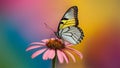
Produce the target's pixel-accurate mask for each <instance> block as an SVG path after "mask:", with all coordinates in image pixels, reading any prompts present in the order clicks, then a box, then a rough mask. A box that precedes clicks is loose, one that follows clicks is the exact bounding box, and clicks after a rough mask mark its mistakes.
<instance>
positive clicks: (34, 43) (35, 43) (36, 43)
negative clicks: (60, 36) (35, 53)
mask: <svg viewBox="0 0 120 68" xmlns="http://www.w3.org/2000/svg"><path fill="white" fill-rule="evenodd" d="M30 45H45V43H40V42H32V43H31V44H30Z"/></svg>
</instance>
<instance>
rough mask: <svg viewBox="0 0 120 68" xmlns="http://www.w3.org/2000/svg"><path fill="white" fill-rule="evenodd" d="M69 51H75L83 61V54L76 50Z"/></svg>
mask: <svg viewBox="0 0 120 68" xmlns="http://www.w3.org/2000/svg"><path fill="white" fill-rule="evenodd" d="M67 49H69V50H71V51H74V52H75V53H76V54H77V55H78V56H79V57H80V58H81V59H82V58H83V55H82V54H81V52H79V51H77V50H75V49H74V48H70V47H67Z"/></svg>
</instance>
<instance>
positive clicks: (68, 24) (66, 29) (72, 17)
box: [50, 6, 84, 44]
mask: <svg viewBox="0 0 120 68" xmlns="http://www.w3.org/2000/svg"><path fill="white" fill-rule="evenodd" d="M78 25H79V21H78V8H77V6H72V7H70V8H69V9H68V10H67V11H66V12H65V14H64V15H63V17H62V19H61V20H60V22H59V25H58V28H57V32H55V31H54V30H53V29H51V28H50V29H51V30H52V31H53V32H54V34H55V35H56V36H57V38H59V39H62V40H63V41H67V42H69V43H71V44H79V43H80V42H81V40H83V37H84V33H83V30H82V29H81V28H80V27H78Z"/></svg>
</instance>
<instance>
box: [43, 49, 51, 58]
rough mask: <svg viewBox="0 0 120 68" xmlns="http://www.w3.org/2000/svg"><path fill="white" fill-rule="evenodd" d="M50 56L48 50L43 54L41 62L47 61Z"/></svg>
mask: <svg viewBox="0 0 120 68" xmlns="http://www.w3.org/2000/svg"><path fill="white" fill-rule="evenodd" d="M49 54H50V49H48V50H47V51H46V52H45V53H44V54H43V60H47V59H48V58H49Z"/></svg>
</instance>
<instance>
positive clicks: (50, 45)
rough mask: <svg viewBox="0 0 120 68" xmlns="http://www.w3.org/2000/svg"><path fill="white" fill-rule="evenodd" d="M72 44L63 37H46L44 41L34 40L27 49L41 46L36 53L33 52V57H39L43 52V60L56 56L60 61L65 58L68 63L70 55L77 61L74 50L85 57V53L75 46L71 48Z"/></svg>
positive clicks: (81, 56)
mask: <svg viewBox="0 0 120 68" xmlns="http://www.w3.org/2000/svg"><path fill="white" fill-rule="evenodd" d="M70 46H72V44H70V43H68V42H63V41H62V40H61V39H58V38H50V39H44V40H42V42H33V43H31V46H29V47H28V48H27V49H26V51H29V50H32V49H36V48H39V49H38V50H37V51H36V52H35V53H33V54H32V56H31V57H32V58H35V57H37V56H38V55H40V54H42V53H44V54H43V57H42V58H43V60H48V59H54V57H55V56H56V57H57V58H58V60H59V62H60V63H63V62H64V60H65V61H66V63H68V62H69V57H68V56H70V57H71V58H72V59H73V61H74V62H76V59H75V57H74V55H73V54H72V53H73V52H74V53H75V54H77V55H78V56H79V57H80V58H81V59H82V58H83V55H82V54H81V53H80V52H79V51H77V50H76V49H74V48H71V47H70Z"/></svg>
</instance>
